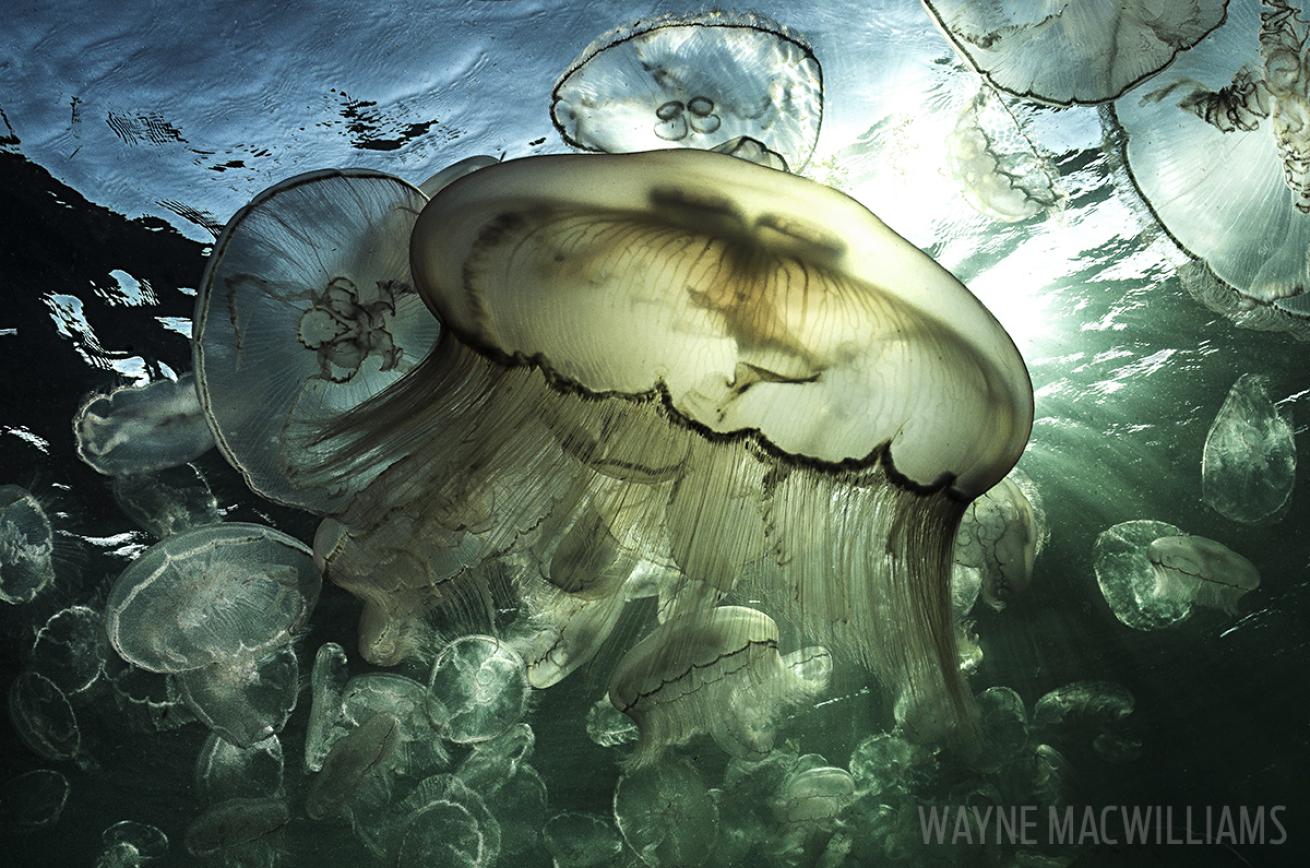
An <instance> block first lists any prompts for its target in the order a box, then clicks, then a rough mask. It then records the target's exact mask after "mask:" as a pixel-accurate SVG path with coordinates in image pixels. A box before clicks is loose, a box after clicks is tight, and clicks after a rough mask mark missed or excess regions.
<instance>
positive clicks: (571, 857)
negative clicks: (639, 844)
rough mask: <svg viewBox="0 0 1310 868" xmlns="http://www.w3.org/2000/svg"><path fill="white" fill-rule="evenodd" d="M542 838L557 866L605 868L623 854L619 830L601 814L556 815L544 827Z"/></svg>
mask: <svg viewBox="0 0 1310 868" xmlns="http://www.w3.org/2000/svg"><path fill="white" fill-rule="evenodd" d="M541 838H542V843H543V844H544V845H545V847H546V852H548V853H550V855H551V858H552V859H553V860H554V864H555V866H556V868H602V866H606V865H613V864H614V863H615V860H617V859H618V858H619V857H620V856H621V855H622V854H623V839H622V838H620V837H619V833H618V830H617V829H615V828H614V824H613V823H612V822H610V821H609V820H606V819H605V818H604V817H602V816H600V815H599V814H590V813H582V812H579V811H565V812H563V813H561V814H556V815H555V816H553V817H551V818H550V819H549V820H547V821H546V825H545V826H544V827H542V830H541Z"/></svg>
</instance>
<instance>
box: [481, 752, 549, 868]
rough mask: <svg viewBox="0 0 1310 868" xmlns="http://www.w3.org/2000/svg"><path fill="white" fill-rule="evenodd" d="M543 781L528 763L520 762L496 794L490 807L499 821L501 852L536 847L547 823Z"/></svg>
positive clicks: (508, 854)
mask: <svg viewBox="0 0 1310 868" xmlns="http://www.w3.org/2000/svg"><path fill="white" fill-rule="evenodd" d="M546 800H547V792H546V782H545V780H543V779H542V777H541V775H540V774H539V773H538V772H537V770H536V769H534V768H533V767H532V766H530V765H526V764H524V765H520V766H519V767H518V770H517V771H516V772H515V773H514V777H512V778H510V779H509V781H507V782H506V783H505V785H504V786H502V787H501V788H500V791H499V792H498V793H497V794H496V799H495V801H494V802H493V808H494V810H495V812H496V819H497V820H499V821H500V852H501V855H502V856H515V855H519V854H523V853H528V852H531V851H533V850H535V849H536V848H537V846H538V844H539V843H540V842H541V829H542V827H543V826H544V825H546Z"/></svg>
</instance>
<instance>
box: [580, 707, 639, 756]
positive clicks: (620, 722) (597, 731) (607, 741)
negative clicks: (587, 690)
mask: <svg viewBox="0 0 1310 868" xmlns="http://www.w3.org/2000/svg"><path fill="white" fill-rule="evenodd" d="M640 734H641V733H640V730H638V729H637V724H635V723H633V722H632V718H630V717H628V716H627V715H626V714H624V713H623V712H621V711H619V710H618V709H617V708H615V707H614V703H612V702H610V698H609V697H608V696H602V697H601V698H600V699H598V700H596V703H595V704H594V705H592V706H591V708H590V709H588V710H587V737H588V738H590V739H591V740H592V741H593V742H595V743H596V744H598V745H600V746H601V747H618V746H619V745H621V744H630V743H632V742H634V741H636V740H637V738H638V737H639V736H640Z"/></svg>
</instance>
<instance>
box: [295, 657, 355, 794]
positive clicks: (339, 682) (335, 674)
mask: <svg viewBox="0 0 1310 868" xmlns="http://www.w3.org/2000/svg"><path fill="white" fill-rule="evenodd" d="M349 681H350V671H349V669H348V668H347V663H346V651H345V649H344V648H342V647H341V646H340V645H338V644H337V643H335V642H325V643H323V644H322V645H321V646H319V649H318V653H317V654H315V655H314V669H313V671H312V673H311V675H310V706H309V723H308V724H307V725H306V729H305V771H309V772H316V771H318V770H319V769H321V768H323V760H324V759H325V758H326V757H327V754H328V751H329V750H330V749H331V747H332V742H331V736H332V730H333V727H334V726H336V723H337V721H338V720H340V719H341V716H342V714H343V713H344V711H345V709H344V705H343V702H342V699H343V696H344V694H345V692H346V684H347V682H349Z"/></svg>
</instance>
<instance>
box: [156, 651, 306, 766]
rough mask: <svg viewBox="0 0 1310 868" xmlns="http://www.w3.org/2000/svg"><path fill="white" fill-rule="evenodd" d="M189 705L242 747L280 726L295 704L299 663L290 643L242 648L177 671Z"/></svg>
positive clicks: (260, 738) (178, 682) (251, 743)
mask: <svg viewBox="0 0 1310 868" xmlns="http://www.w3.org/2000/svg"><path fill="white" fill-rule="evenodd" d="M174 677H175V678H176V680H177V685H178V687H179V688H180V691H181V694H182V698H183V699H184V700H185V701H186V704H187V707H188V708H190V709H191V711H193V712H194V713H195V715H196V717H198V718H200V721H201V722H202V723H204V724H205V726H207V727H209V728H210V729H211V730H213V731H214V732H216V733H218V734H219V735H220V736H222V737H223V738H225V739H227V740H228V741H230V742H232V743H233V744H234V745H236V746H238V747H251V746H252V745H254V744H255V743H256V742H260V741H263V740H264V739H266V738H268V737H269V736H271V735H273V734H274V733H276V732H281V731H282V727H284V726H285V725H286V722H287V719H288V718H289V717H290V716H291V712H292V710H293V709H294V708H295V707H296V696H297V693H298V688H299V686H300V667H299V664H298V663H297V661H296V652H295V649H294V648H292V647H291V645H283V646H281V647H280V648H276V649H274V650H273V651H270V652H267V653H238V654H236V655H235V656H233V657H230V658H225V659H222V660H216V661H214V662H213V663H211V664H209V665H208V666H202V667H200V668H198V669H188V670H186V671H185V672H179V673H177V674H176V675H175V676H174Z"/></svg>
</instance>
